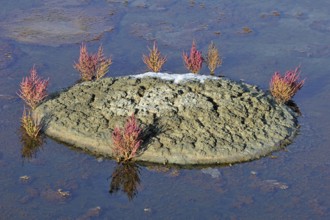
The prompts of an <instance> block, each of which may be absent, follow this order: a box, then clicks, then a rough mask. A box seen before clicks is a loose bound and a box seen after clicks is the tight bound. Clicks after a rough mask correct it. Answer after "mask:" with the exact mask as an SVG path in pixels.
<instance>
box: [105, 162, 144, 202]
mask: <svg viewBox="0 0 330 220" xmlns="http://www.w3.org/2000/svg"><path fill="white" fill-rule="evenodd" d="M139 174H140V168H139V166H138V165H136V164H135V163H118V164H117V166H116V168H115V170H114V171H113V173H112V175H111V183H110V189H109V193H110V194H113V193H116V192H118V191H119V190H121V191H122V192H124V193H126V195H127V197H128V199H129V200H132V199H133V198H134V197H135V196H136V195H137V193H138V187H139V185H140V177H139Z"/></svg>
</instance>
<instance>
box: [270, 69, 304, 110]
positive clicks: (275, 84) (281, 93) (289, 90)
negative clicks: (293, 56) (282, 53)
mask: <svg viewBox="0 0 330 220" xmlns="http://www.w3.org/2000/svg"><path fill="white" fill-rule="evenodd" d="M300 72H301V71H300V67H296V69H295V70H288V71H287V72H286V73H285V74H284V76H281V74H280V73H279V72H275V73H274V75H273V76H272V79H271V81H270V84H269V87H270V92H271V94H272V95H273V97H274V98H275V100H276V102H278V103H281V104H284V103H286V102H288V101H289V100H291V99H292V97H293V96H294V95H295V94H296V93H297V92H298V90H300V89H301V88H302V87H303V85H304V83H305V80H301V81H299V78H300Z"/></svg>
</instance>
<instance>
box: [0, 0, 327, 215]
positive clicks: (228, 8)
mask: <svg viewBox="0 0 330 220" xmlns="http://www.w3.org/2000/svg"><path fill="white" fill-rule="evenodd" d="M1 5H2V7H1V9H0V18H1V22H0V23H1V26H0V30H1V31H0V53H1V54H0V62H1V63H0V68H1V69H0V76H1V80H0V85H1V86H0V111H1V114H0V122H1V123H0V138H1V144H0V172H1V175H0V186H1V187H0V194H1V197H0V219H45V218H47V219H78V218H80V219H89V218H95V219H117V218H120V219H132V218H134V219H164V218H165V219H188V218H189V219H200V218H207V219H266V218H270V217H272V218H273V219H280V218H282V219H327V216H329V214H330V210H329V208H330V204H329V198H330V169H329V165H330V163H329V160H328V158H329V153H330V150H329V149H330V147H329V145H330V137H329V133H330V123H329V122H330V120H329V117H328V112H329V109H330V104H329V102H328V100H329V96H330V95H329V94H330V86H329V85H330V75H329V72H330V67H329V65H328V62H329V59H330V47H329V45H330V39H329V37H328V35H329V31H330V17H329V14H328V11H329V9H330V3H329V2H328V1H326V0H320V1H317V2H313V3H311V2H310V1H307V0H301V1H299V4H297V3H288V2H285V3H279V2H278V1H268V2H262V3H260V1H256V0H251V1H248V3H247V1H246V3H241V2H233V1H230V0H226V1H221V2H220V1H216V0H213V1H212V0H209V1H197V0H195V1H188V0H187V1H178V0H171V1H165V0H156V1H155V0H149V1H148V0H135V1H119V0H117V1H115V0H113V1H111V0H108V1H106V0H104V1H98V3H96V1H95V2H94V1H78V0H70V1H61V0H56V1H53V0H52V1H50V0H49V1H38V0H29V1H26V0H25V1H3V2H1ZM100 8H102V11H101V12H100V13H96V12H95V10H96V11H97V10H99V9H100ZM55 9H56V10H59V11H61V13H59V14H58V15H56V13H55V14H54V13H50V12H52V11H54V10H55ZM89 11H90V12H91V13H90V14H89V15H88V14H87V15H86V13H88V12H89ZM40 13H41V14H40ZM68 13H71V14H68ZM72 13H73V14H72ZM37 15H38V16H41V17H42V18H43V19H45V20H46V21H47V22H51V27H53V28H54V29H53V30H52V31H51V32H47V28H45V27H42V28H39V27H40V25H39V24H38V25H39V26H38V25H36V24H34V23H33V22H31V21H35V20H36V19H35V18H36V16H37ZM50 15H51V17H47V16H50ZM77 16H80V17H79V18H81V19H80V21H85V20H84V19H91V17H93V16H94V17H96V18H95V21H96V22H95V23H93V24H92V25H94V27H93V28H92V27H90V26H88V25H87V26H85V27H83V26H72V25H75V24H76V23H75V22H76V20H75V19H74V18H76V17H77ZM102 16H103V17H104V19H103V17H102ZM107 16H109V17H107ZM61 19H64V20H65V19H66V21H68V22H69V24H70V25H71V26H70V25H68V26H65V28H64V26H63V23H60V22H59V21H61ZM100 19H103V20H104V22H100ZM22 22H26V23H24V24H25V25H26V26H28V25H31V26H28V27H33V28H35V27H38V28H39V29H37V30H35V29H33V28H31V29H30V30H33V31H34V32H32V31H31V32H24V30H22V29H20V28H21V27H23V26H24V25H22ZM70 22H71V23H70ZM6 23H7V25H5V24H6ZM90 23H92V22H90ZM90 23H88V22H87V24H90ZM26 26H24V27H25V28H28V27H26ZM109 26H113V27H114V29H113V30H112V29H111V31H108V29H107V27H109ZM9 27H10V28H9ZM70 27H75V28H74V29H72V33H76V32H80V31H81V30H83V31H85V32H86V33H88V32H89V31H90V32H91V33H92V34H90V35H88V34H87V35H86V36H83V37H82V36H81V35H79V37H75V36H73V35H70ZM245 27H247V28H249V29H251V30H252V32H251V33H244V28H245ZM67 28H69V29H67ZM13 30H15V31H16V32H15V33H16V34H12V33H9V32H10V31H13ZM37 31H38V32H37ZM61 31H63V32H64V33H63V34H65V36H66V38H63V36H62V35H61ZM17 33H18V34H17ZM31 33H32V34H33V33H34V34H35V33H37V35H38V36H37V37H38V38H37V39H38V40H36V41H35V40H33V39H34V38H33V37H32V36H33V35H32V34H31ZM49 34H52V35H51V37H49V36H50V35H49ZM17 36H19V37H17ZM61 36H62V37H61ZM84 37H85V39H84V40H89V41H90V42H88V47H89V49H90V50H91V51H92V50H94V51H95V50H97V47H98V46H99V45H100V44H102V45H103V47H104V52H105V54H106V55H110V54H111V55H112V58H113V61H114V64H113V65H112V66H111V67H110V73H109V74H108V75H112V76H120V75H128V74H137V73H141V72H143V71H145V70H146V69H145V66H144V64H143V62H142V59H141V55H142V53H147V52H148V50H147V46H151V45H152V41H153V40H154V39H156V40H157V42H158V46H159V48H160V50H161V51H162V53H163V54H166V55H167V56H168V61H167V63H166V64H165V66H164V70H165V71H167V72H179V73H180V72H186V70H185V68H184V66H183V64H182V59H181V54H182V51H184V50H185V51H188V50H189V48H190V46H191V41H192V40H193V39H195V40H196V42H197V46H198V48H199V49H202V50H203V51H206V49H207V46H208V44H209V43H210V41H211V40H212V41H214V42H215V43H216V44H217V46H218V47H219V49H220V52H221V53H222V55H223V57H224V63H223V66H222V67H221V68H220V69H219V70H218V72H217V74H218V75H225V76H226V77H229V78H231V79H235V80H240V79H243V80H245V81H246V82H248V83H253V84H256V85H259V86H260V87H261V88H263V89H267V88H268V82H269V80H270V78H271V76H272V74H273V72H274V71H281V72H284V71H285V70H288V69H292V68H295V67H296V66H298V65H301V67H302V71H303V73H302V75H303V77H305V78H306V84H305V86H304V88H303V89H302V90H301V91H300V92H299V93H298V94H297V95H296V96H295V98H294V100H295V102H296V103H297V105H298V106H299V108H300V110H301V112H302V116H301V117H300V118H299V123H300V125H301V128H300V134H299V135H298V136H297V138H296V139H295V140H294V143H292V144H291V145H289V146H287V147H286V148H285V149H284V150H283V151H280V152H276V153H273V154H272V155H271V156H268V157H265V158H261V159H259V160H256V161H252V162H247V163H242V164H235V165H232V166H215V167H192V168H179V167H169V168H168V167H165V166H158V165H151V164H138V165H137V167H118V166H117V164H116V163H115V162H114V161H112V160H109V159H104V158H98V157H95V156H91V155H88V154H86V153H84V152H82V151H78V150H76V149H73V148H70V147H68V146H66V145H63V144H61V143H57V142H56V141H54V140H51V139H49V138H46V140H45V143H44V144H43V145H42V146H41V147H40V148H38V149H35V151H34V152H32V154H31V155H30V156H31V157H30V158H29V157H23V156H22V151H23V150H24V151H23V152H25V153H26V152H27V150H26V149H22V148H23V146H22V143H21V142H20V133H19V119H20V117H21V114H22V111H23V103H22V101H21V100H20V99H19V98H18V97H17V95H16V92H17V90H18V86H19V83H20V81H21V79H22V77H23V76H25V75H26V74H27V73H28V71H29V69H30V68H31V67H32V65H33V64H36V67H37V69H38V72H39V74H40V75H42V76H44V77H49V78H50V85H49V90H50V92H54V91H59V90H60V89H63V88H66V87H68V86H70V85H72V84H74V83H75V82H76V81H77V80H78V78H79V74H78V73H77V72H75V70H74V69H73V67H72V65H73V62H74V61H75V60H77V58H78V55H79V44H80V42H81V40H82V38H84ZM31 39H32V40H31ZM3 51H6V52H5V54H6V55H4V54H3V53H4V52H3ZM202 72H205V73H207V69H206V68H205V67H203V71H202ZM25 156H26V154H25ZM118 173H119V175H116V174H118ZM128 173H129V174H131V175H128ZM120 174H122V175H120ZM24 175H26V176H28V177H29V179H28V180H23V179H20V177H22V176H24ZM118 176H121V177H126V179H124V180H123V179H120V178H119V179H118ZM116 177H117V178H116ZM123 181H126V183H127V184H126V185H125V187H122V188H120V187H119V188H118V187H117V188H116V183H117V184H118V183H122V182H123ZM117 186H118V185H117ZM59 189H61V190H62V191H64V192H69V193H70V195H69V196H68V197H61V196H60V195H59V193H58V192H57V191H58V190H59ZM109 191H111V192H112V193H110V192H109Z"/></svg>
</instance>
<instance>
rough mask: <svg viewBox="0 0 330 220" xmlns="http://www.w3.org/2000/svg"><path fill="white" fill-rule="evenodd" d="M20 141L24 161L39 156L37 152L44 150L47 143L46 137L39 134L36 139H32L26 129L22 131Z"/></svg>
mask: <svg viewBox="0 0 330 220" xmlns="http://www.w3.org/2000/svg"><path fill="white" fill-rule="evenodd" d="M20 141H21V143H22V149H21V155H22V158H23V159H27V160H29V159H32V158H35V157H36V156H37V152H38V151H39V150H40V149H42V146H43V144H44V142H45V136H44V135H43V134H39V135H38V136H36V137H30V136H29V135H28V134H27V133H26V131H25V129H23V128H21V129H20Z"/></svg>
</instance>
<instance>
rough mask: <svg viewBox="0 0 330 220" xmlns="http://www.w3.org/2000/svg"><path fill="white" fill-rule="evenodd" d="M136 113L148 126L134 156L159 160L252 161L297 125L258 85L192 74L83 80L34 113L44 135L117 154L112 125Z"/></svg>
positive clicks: (285, 140)
mask: <svg viewBox="0 0 330 220" xmlns="http://www.w3.org/2000/svg"><path fill="white" fill-rule="evenodd" d="M155 76H162V78H163V79H162V78H159V77H155ZM133 112H134V113H135V114H136V117H137V118H138V119H139V120H140V122H141V123H142V125H143V126H144V127H145V138H144V144H143V151H141V152H140V154H139V156H138V157H136V160H140V161H150V162H157V163H175V164H211V163H234V162H242V161H247V160H252V159H256V158H259V157H260V156H264V155H266V154H268V153H270V152H272V151H275V150H278V149H280V148H281V147H283V146H284V145H286V144H288V143H289V142H290V141H291V140H292V138H293V137H294V135H295V133H296V130H297V119H296V117H297V115H296V114H295V113H294V112H293V111H292V110H291V109H290V108H289V107H287V106H285V105H278V104H276V103H275V101H274V100H273V98H272V97H271V96H270V95H269V94H267V93H265V92H263V91H261V90H260V89H258V88H257V87H256V86H253V85H249V84H246V83H238V82H234V81H230V80H228V79H223V78H216V77H205V76H197V77H196V76H195V75H193V74H181V75H178V74H174V75H173V74H172V75H170V74H158V75H156V74H153V73H146V74H142V75H138V76H130V77H121V78H105V79H102V80H99V81H96V82H85V83H82V84H78V85H75V86H73V87H72V88H70V89H68V90H67V91H65V92H62V93H60V94H58V95H56V96H55V97H53V98H51V99H49V100H48V101H46V102H44V103H43V104H41V105H40V106H39V107H38V108H37V109H36V111H35V114H36V115H38V116H39V117H41V118H43V120H44V121H45V123H46V126H45V132H46V134H47V135H49V136H52V137H54V138H56V139H59V140H61V141H63V142H66V143H68V144H70V145H74V146H76V147H79V148H82V149H85V150H88V151H90V152H92V153H95V154H101V155H105V156H112V152H113V151H112V147H113V146H112V141H111V133H112V129H113V128H114V127H115V126H116V125H122V124H123V123H124V122H125V120H126V118H127V117H128V116H129V115H131V114H132V113H133Z"/></svg>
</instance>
